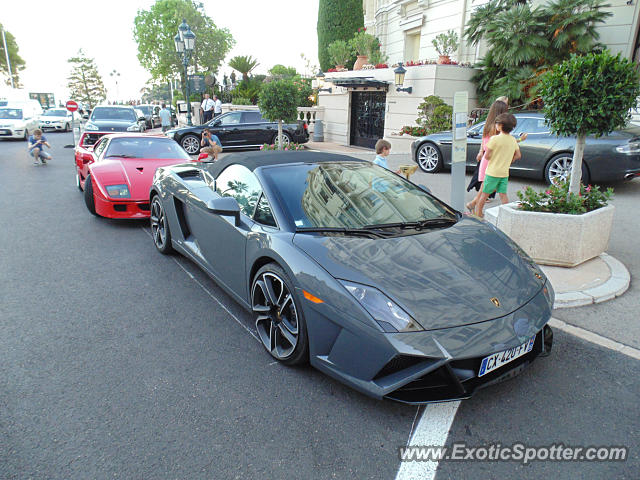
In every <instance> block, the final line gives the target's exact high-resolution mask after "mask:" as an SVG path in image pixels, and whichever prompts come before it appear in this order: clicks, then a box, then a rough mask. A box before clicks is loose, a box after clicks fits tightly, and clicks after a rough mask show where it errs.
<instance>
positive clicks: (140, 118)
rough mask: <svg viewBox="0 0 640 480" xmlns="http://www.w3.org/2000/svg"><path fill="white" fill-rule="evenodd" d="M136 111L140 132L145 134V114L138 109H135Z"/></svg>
mask: <svg viewBox="0 0 640 480" xmlns="http://www.w3.org/2000/svg"><path fill="white" fill-rule="evenodd" d="M134 110H135V111H136V115H137V116H138V126H139V128H140V132H145V131H146V130H147V120H146V117H145V115H144V112H143V111H142V110H140V109H139V108H138V107H134Z"/></svg>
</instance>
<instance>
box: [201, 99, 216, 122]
mask: <svg viewBox="0 0 640 480" xmlns="http://www.w3.org/2000/svg"><path fill="white" fill-rule="evenodd" d="M214 106H215V102H214V101H213V100H211V99H210V98H209V94H208V93H205V94H204V100H203V101H202V106H201V107H200V108H201V109H202V112H203V113H202V123H207V122H208V121H209V120H211V118H213V108H214Z"/></svg>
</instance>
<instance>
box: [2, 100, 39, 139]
mask: <svg viewBox="0 0 640 480" xmlns="http://www.w3.org/2000/svg"><path fill="white" fill-rule="evenodd" d="M3 103H5V105H4V106H2V107H0V139H2V138H21V139H23V140H28V139H29V135H30V134H31V133H32V132H33V131H34V130H35V129H36V128H38V118H39V117H40V115H41V114H42V107H41V106H40V103H39V102H38V101H37V100H23V101H7V102H3Z"/></svg>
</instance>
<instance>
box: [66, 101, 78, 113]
mask: <svg viewBox="0 0 640 480" xmlns="http://www.w3.org/2000/svg"><path fill="white" fill-rule="evenodd" d="M66 107H67V110H69V111H70V112H75V111H76V110H78V104H77V103H76V102H74V101H73V100H69V101H68V102H67V105H66Z"/></svg>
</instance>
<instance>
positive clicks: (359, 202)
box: [263, 162, 457, 229]
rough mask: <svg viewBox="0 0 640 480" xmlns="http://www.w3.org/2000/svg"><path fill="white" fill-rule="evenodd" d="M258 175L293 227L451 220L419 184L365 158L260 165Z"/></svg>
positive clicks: (447, 211) (452, 215)
mask: <svg viewBox="0 0 640 480" xmlns="http://www.w3.org/2000/svg"><path fill="white" fill-rule="evenodd" d="M263 175H264V176H265V177H266V180H267V181H268V182H269V183H270V184H271V186H272V189H273V191H274V192H275V194H276V195H277V196H279V197H280V201H281V203H282V204H283V205H284V206H285V207H286V210H287V211H288V214H289V215H290V217H291V220H292V221H293V223H294V224H295V226H296V228H298V229H305V228H348V229H356V228H372V227H379V226H385V225H407V224H414V223H416V222H424V221H432V220H438V221H440V220H443V221H444V222H452V223H454V222H455V221H456V220H457V216H456V214H455V213H454V212H453V211H452V210H450V209H449V208H448V207H446V206H445V205H444V204H442V203H441V202H439V201H438V200H437V199H435V198H434V197H432V196H431V195H428V194H427V193H426V192H425V191H423V190H422V189H421V188H419V187H417V186H416V185H414V184H412V183H410V182H408V181H406V180H404V179H403V178H401V177H399V176H397V175H395V174H394V173H392V172H390V171H389V170H386V169H385V168H382V167H379V166H378V165H374V164H372V163H368V162H353V163H351V162H335V163H334V162H330V163H329V162H327V163H320V164H295V165H283V166H278V167H273V168H265V169H264V170H263Z"/></svg>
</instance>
